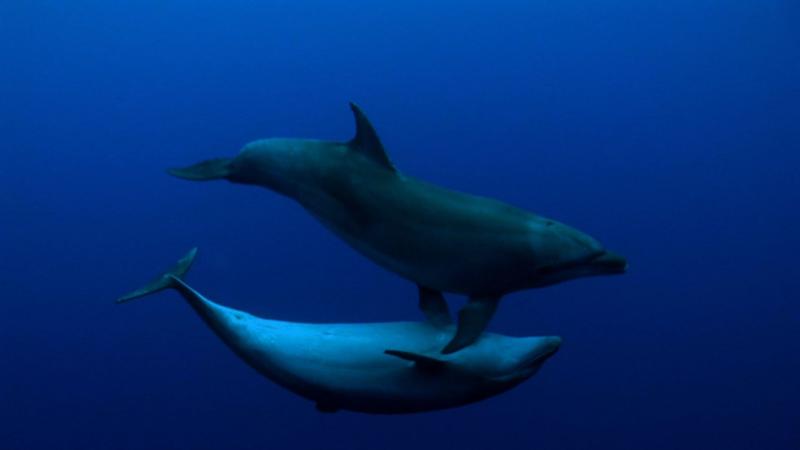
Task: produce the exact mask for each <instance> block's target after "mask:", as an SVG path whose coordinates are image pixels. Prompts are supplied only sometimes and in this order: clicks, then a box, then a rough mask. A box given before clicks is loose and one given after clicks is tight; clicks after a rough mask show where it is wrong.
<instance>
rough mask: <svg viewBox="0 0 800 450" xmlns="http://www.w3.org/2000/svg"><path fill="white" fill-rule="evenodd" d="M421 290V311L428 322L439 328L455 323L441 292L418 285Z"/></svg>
mask: <svg viewBox="0 0 800 450" xmlns="http://www.w3.org/2000/svg"><path fill="white" fill-rule="evenodd" d="M417 287H418V288H419V309H421V310H422V312H423V313H424V314H425V317H426V318H427V319H428V322H429V323H430V324H431V325H433V326H435V327H437V328H444V327H446V326H448V325H451V324H452V323H453V318H452V317H450V309H449V308H448V307H447V302H446V301H445V299H444V296H443V295H442V293H441V292H440V291H437V290H435V289H431V288H426V287H425V286H422V285H417Z"/></svg>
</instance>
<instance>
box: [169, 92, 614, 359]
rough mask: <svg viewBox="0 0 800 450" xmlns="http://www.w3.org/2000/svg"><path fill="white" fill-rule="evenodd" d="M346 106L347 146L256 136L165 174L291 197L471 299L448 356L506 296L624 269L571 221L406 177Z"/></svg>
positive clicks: (424, 279) (358, 245) (418, 277)
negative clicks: (230, 153)
mask: <svg viewBox="0 0 800 450" xmlns="http://www.w3.org/2000/svg"><path fill="white" fill-rule="evenodd" d="M350 108H351V109H352V111H353V114H354V116H355V123H356V134H355V137H354V138H352V139H351V140H349V141H347V142H333V141H321V140H312V139H282V138H281V139H278V138H275V139H263V140H257V141H254V142H251V143H249V144H247V145H246V146H245V147H244V148H243V149H242V150H241V152H240V153H239V154H238V156H236V157H235V158H216V159H210V160H206V161H202V162H200V163H197V164H194V165H192V166H189V167H185V168H180V169H169V170H168V172H169V173H170V174H171V175H174V176H176V177H179V178H184V179H187V180H196V181H203V180H216V179H227V180H229V181H232V182H234V183H242V184H253V185H258V186H262V187H265V188H267V189H270V190H272V191H275V192H277V193H279V194H282V195H285V196H288V197H290V198H292V199H294V200H296V201H297V202H298V203H299V204H300V205H301V206H302V207H304V208H305V209H306V210H307V211H308V212H310V213H311V215H313V216H314V217H316V218H317V219H318V220H319V221H320V222H321V223H322V224H323V225H324V226H326V227H327V228H328V229H330V230H332V231H333V232H334V233H335V234H336V235H338V236H339V237H340V238H342V239H343V240H344V241H346V242H347V243H348V244H349V245H350V246H352V247H353V248H354V249H356V250H357V251H359V252H360V253H362V254H363V255H365V256H366V257H367V258H369V259H371V260H372V261H374V262H376V263H377V264H379V265H380V266H382V267H384V268H386V269H388V270H390V271H393V272H395V273H397V274H399V275H400V276H402V277H404V278H406V279H409V280H411V281H413V282H415V283H417V284H418V285H419V286H420V288H422V289H428V290H433V291H437V292H452V293H456V294H463V295H467V296H469V302H468V303H467V304H466V306H465V307H464V308H463V309H462V310H461V311H460V312H459V315H458V331H457V333H456V334H455V335H454V337H453V339H451V341H450V342H449V343H448V344H447V345H446V346H445V347H444V349H443V350H442V353H444V354H448V353H452V352H455V351H458V350H460V349H462V348H464V347H466V346H468V345H469V344H471V343H472V342H474V341H475V340H476V339H477V338H478V337H479V336H480V335H481V333H483V331H484V329H485V328H486V326H487V325H488V323H489V321H490V320H491V318H492V316H493V315H494V312H495V310H496V309H497V304H498V302H499V300H500V298H501V297H503V296H504V295H505V294H508V293H511V292H514V291H519V290H522V289H530V288H538V287H543V286H548V285H552V284H555V283H559V282H562V281H566V280H570V279H574V278H578V277H586V276H593V275H608V274H619V273H623V272H625V270H626V269H627V266H628V263H627V261H626V260H625V258H623V257H622V256H619V255H617V254H615V253H612V252H610V251H608V250H606V249H604V248H603V246H602V245H601V244H600V243H599V242H598V241H597V240H595V239H594V238H592V237H590V236H588V235H586V234H584V233H582V232H580V231H578V230H576V229H574V228H571V227H569V226H567V225H564V224H562V223H559V222H556V221H554V220H551V219H548V218H546V217H542V216H539V215H535V214H533V213H529V212H527V211H524V210H521V209H519V208H515V207H513V206H510V205H508V204H505V203H501V202H499V201H496V200H492V199H489V198H484V197H478V196H474V195H468V194H463V193H460V192H455V191H451V190H448V189H444V188H441V187H438V186H435V185H432V184H429V183H426V182H424V181H420V180H417V179H414V178H411V177H408V176H405V175H403V174H401V173H400V172H398V170H397V169H396V168H395V166H394V164H392V162H391V161H390V159H389V157H388V155H387V153H386V151H385V150H384V147H383V144H382V143H381V141H380V139H379V137H378V134H377V132H376V131H375V129H374V127H373V126H372V124H371V123H370V122H369V120H368V119H367V116H366V115H365V114H364V112H363V111H362V110H361V108H359V107H358V106H357V105H355V104H354V103H351V104H350Z"/></svg>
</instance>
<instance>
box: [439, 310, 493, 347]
mask: <svg viewBox="0 0 800 450" xmlns="http://www.w3.org/2000/svg"><path fill="white" fill-rule="evenodd" d="M499 302H500V298H499V297H471V298H470V299H469V303H467V304H466V306H464V307H463V308H462V309H461V311H459V312H458V329H457V330H456V335H455V336H453V339H452V340H451V341H450V342H449V343H448V344H447V346H445V348H444V350H442V353H443V354H445V355H446V354H449V353H455V352H457V351H459V350H461V349H462V348H464V347H466V346H468V345H470V344H472V343H473V342H475V341H476V340H478V338H479V337H480V336H481V334H483V330H485V329H486V326H487V325H488V324H489V321H491V320H492V316H493V315H494V312H495V310H496V309H497V304H498V303H499Z"/></svg>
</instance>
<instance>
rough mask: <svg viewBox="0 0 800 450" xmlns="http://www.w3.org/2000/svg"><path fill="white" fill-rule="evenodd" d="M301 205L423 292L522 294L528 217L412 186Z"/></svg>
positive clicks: (527, 265) (528, 263)
mask: <svg viewBox="0 0 800 450" xmlns="http://www.w3.org/2000/svg"><path fill="white" fill-rule="evenodd" d="M346 193H348V194H349V193H352V191H350V192H346ZM301 203H302V204H303V205H304V206H305V207H306V209H308V210H309V212H311V213H312V214H313V215H314V216H315V217H316V218H317V219H318V220H320V222H322V223H323V224H324V225H325V226H326V227H327V228H329V229H330V230H331V231H333V232H334V233H335V234H337V235H338V236H339V237H341V238H342V239H343V240H344V241H346V242H347V243H348V244H349V245H350V246H351V247H353V248H354V249H356V250H357V251H359V252H360V253H361V254H363V255H364V256H366V257H367V258H369V259H371V260H372V261H374V262H375V263H377V264H379V265H380V266H382V267H384V268H386V269H387V270H390V271H392V272H395V273H397V274H399V275H400V276H403V277H405V278H407V279H409V280H412V281H414V282H416V283H419V284H422V285H424V286H427V287H430V288H433V289H438V290H441V291H446V292H455V293H461V294H466V295H502V294H504V293H507V292H511V291H514V290H518V289H523V288H525V287H529V283H530V279H531V274H532V273H533V267H534V266H535V255H534V253H533V249H532V245H531V242H530V234H531V228H530V227H529V220H531V219H530V218H531V216H530V215H529V214H527V213H524V212H522V211H520V210H518V209H516V208H513V207H510V206H508V205H505V204H502V203H500V202H495V201H493V200H489V199H484V198H480V197H473V196H467V195H465V194H458V193H450V192H449V191H447V193H446V194H445V195H442V194H439V195H433V194H430V193H429V192H426V190H425V189H421V188H419V187H418V186H413V185H412V186H411V188H408V187H406V188H404V189H399V190H398V189H397V188H393V189H374V190H370V191H368V192H366V193H363V192H359V193H357V194H354V195H342V194H341V193H340V194H339V195H337V196H329V195H323V196H319V197H317V198H315V199H314V201H306V202H301Z"/></svg>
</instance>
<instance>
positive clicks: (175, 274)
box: [117, 247, 197, 303]
mask: <svg viewBox="0 0 800 450" xmlns="http://www.w3.org/2000/svg"><path fill="white" fill-rule="evenodd" d="M195 256H197V247H195V248H193V249H191V250H189V252H188V253H186V255H185V256H184V257H183V258H181V259H180V260H179V261H178V262H177V263H176V264H175V265H174V266H173V267H171V268H170V269H169V270H167V271H166V272H164V273H162V274H161V275H159V276H157V277H156V278H154V279H153V280H152V281H150V282H149V283H147V284H146V285H144V286H142V287H140V288H139V289H136V290H135V291H133V292H130V293H128V294H125V295H123V296H122V297H120V298H118V299H117V303H125V302H128V301H131V300H135V299H137V298H141V297H144V296H146V295H150V294H155V293H156V292H160V291H163V290H164V289H169V288H176V289H178V290H181V288H183V287H187V286H186V285H185V284H184V283H183V282H182V281H181V278H182V277H184V276H185V275H186V273H187V272H189V268H190V267H191V266H192V263H193V262H194V258H195ZM190 289H191V288H190Z"/></svg>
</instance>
